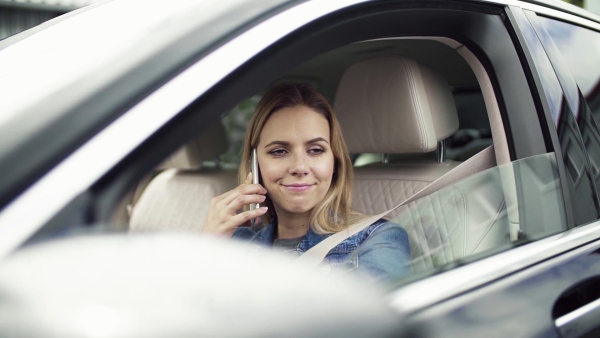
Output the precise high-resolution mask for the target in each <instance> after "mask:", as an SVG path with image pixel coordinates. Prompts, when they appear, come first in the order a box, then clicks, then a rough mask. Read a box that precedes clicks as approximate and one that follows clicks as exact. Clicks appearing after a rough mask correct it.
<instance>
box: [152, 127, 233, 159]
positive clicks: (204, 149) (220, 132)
mask: <svg viewBox="0 0 600 338" xmlns="http://www.w3.org/2000/svg"><path fill="white" fill-rule="evenodd" d="M228 147H229V142H228V141H227V132H226V131H225V127H223V125H222V124H221V123H220V122H219V123H217V124H216V125H214V126H212V127H210V128H208V130H206V131H205V132H204V133H203V134H202V136H200V137H198V138H197V139H195V140H193V141H191V142H190V143H188V144H186V145H184V146H183V147H182V148H181V149H179V150H178V151H177V152H176V153H175V154H173V155H172V156H171V157H169V158H168V159H167V160H165V161H164V162H163V163H162V164H161V165H160V166H159V168H160V169H167V168H176V169H188V170H196V169H200V168H202V162H203V161H210V160H212V159H215V158H216V157H217V156H219V155H221V154H222V153H224V152H226V151H227V148H228Z"/></svg>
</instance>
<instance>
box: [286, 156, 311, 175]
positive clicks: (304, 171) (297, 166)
mask: <svg viewBox="0 0 600 338" xmlns="http://www.w3.org/2000/svg"><path fill="white" fill-rule="evenodd" d="M306 160H307V159H306V158H305V156H303V155H296V156H293V158H292V163H290V169H289V171H290V174H292V175H295V176H305V175H308V173H309V171H310V169H309V166H308V163H307V161H306Z"/></svg>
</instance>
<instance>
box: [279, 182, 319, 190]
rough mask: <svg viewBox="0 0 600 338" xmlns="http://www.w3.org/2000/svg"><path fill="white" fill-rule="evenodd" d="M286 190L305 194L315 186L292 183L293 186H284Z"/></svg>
mask: <svg viewBox="0 0 600 338" xmlns="http://www.w3.org/2000/svg"><path fill="white" fill-rule="evenodd" d="M282 185H283V186H284V187H285V188H286V189H288V190H290V191H293V192H304V191H307V190H308V189H310V188H311V187H312V186H313V184H309V183H292V184H282Z"/></svg>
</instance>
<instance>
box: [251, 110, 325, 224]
mask: <svg viewBox="0 0 600 338" xmlns="http://www.w3.org/2000/svg"><path fill="white" fill-rule="evenodd" d="M259 140H260V141H259V143H258V148H257V154H258V163H259V166H260V173H261V176H262V183H263V185H264V187H265V188H266V189H267V192H268V195H269V197H270V198H271V200H272V201H273V205H274V207H275V212H277V214H278V215H279V216H281V213H293V214H299V213H310V211H311V210H312V209H313V208H314V207H315V206H316V205H317V204H318V203H320V202H321V201H322V200H323V198H324V197H325V194H326V193H327V191H328V190H329V187H330V186H331V179H332V177H333V170H334V157H333V152H332V150H331V143H330V142H331V141H330V138H329V122H328V121H327V119H326V118H325V117H324V116H323V115H321V114H320V113H317V112H315V111H313V110H311V109H310V108H307V107H305V106H297V107H293V108H283V109H281V110H279V111H277V112H275V113H273V114H272V115H271V116H270V117H269V119H268V120H267V122H266V124H265V125H264V127H263V130H262V132H261V134H260V138H259Z"/></svg>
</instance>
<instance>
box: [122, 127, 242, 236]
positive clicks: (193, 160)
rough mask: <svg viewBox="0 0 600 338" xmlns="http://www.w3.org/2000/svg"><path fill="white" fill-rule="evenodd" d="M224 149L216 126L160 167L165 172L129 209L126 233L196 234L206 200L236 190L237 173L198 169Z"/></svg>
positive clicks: (220, 130) (224, 140)
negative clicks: (167, 232) (152, 231)
mask: <svg viewBox="0 0 600 338" xmlns="http://www.w3.org/2000/svg"><path fill="white" fill-rule="evenodd" d="M227 147H228V142H227V138H226V134H225V128H223V126H222V125H221V124H220V123H219V124H218V125H216V126H215V127H213V128H210V129H209V131H207V132H206V133H205V134H204V135H203V136H202V137H200V138H199V139H197V140H194V141H193V142H190V143H189V144H187V145H185V146H184V147H183V148H182V149H181V150H180V151H178V152H177V153H175V154H174V155H173V156H172V157H171V158H169V159H168V160H167V161H165V162H164V163H163V164H162V165H161V166H160V167H161V168H167V169H165V170H164V171H162V172H161V173H160V174H159V175H157V176H156V177H154V178H153V179H152V180H151V181H150V183H149V184H148V185H147V186H146V187H145V189H144V190H143V192H142V193H141V195H140V197H139V199H138V201H137V203H136V204H135V206H134V207H133V210H132V213H131V218H130V221H129V229H130V231H149V230H182V231H194V232H198V231H199V230H200V229H201V228H202V225H203V224H204V218H205V217H206V213H207V212H208V207H209V205H210V200H211V199H212V198H213V197H214V196H217V195H220V194H222V193H224V192H226V191H228V190H230V189H233V188H234V187H236V186H237V170H224V169H222V168H203V167H202V162H203V161H206V160H212V159H214V158H216V156H218V155H219V154H221V153H223V152H225V151H226V150H227Z"/></svg>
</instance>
